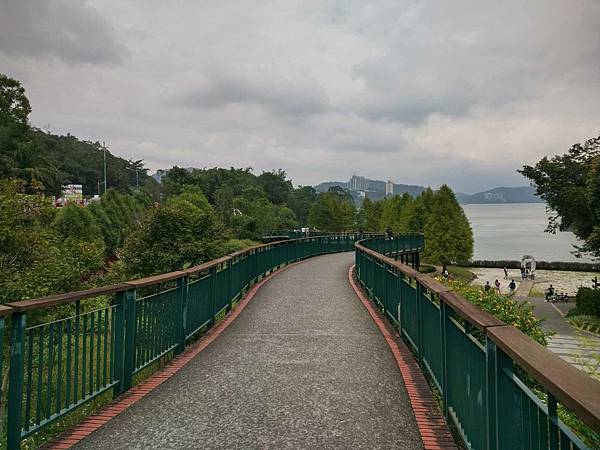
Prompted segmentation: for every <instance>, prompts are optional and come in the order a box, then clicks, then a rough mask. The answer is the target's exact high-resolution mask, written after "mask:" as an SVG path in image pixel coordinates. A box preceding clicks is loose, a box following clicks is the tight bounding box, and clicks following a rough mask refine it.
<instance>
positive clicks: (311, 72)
mask: <svg viewBox="0 0 600 450" xmlns="http://www.w3.org/2000/svg"><path fill="white" fill-rule="evenodd" d="M0 72H3V73H6V74H7V75H9V76H12V77H15V78H17V79H19V80H21V81H22V82H23V84H24V86H25V87H26V89H27V93H28V96H29V98H30V100H31V103H32V107H33V113H32V115H31V117H30V118H31V122H32V124H33V125H35V126H38V127H41V128H44V129H48V128H49V129H50V130H51V131H52V132H55V133H67V132H70V133H71V134H74V135H76V136H78V137H80V138H83V139H89V140H100V141H102V140H104V141H106V143H107V146H108V147H109V148H110V149H111V151H112V152H113V153H115V154H118V155H120V156H123V157H125V158H132V159H143V160H144V161H145V162H146V164H147V166H148V167H150V168H151V169H152V170H154V169H157V168H167V167H171V166H172V165H179V166H195V167H212V166H224V167H229V166H236V167H252V168H253V169H254V171H255V172H256V173H260V172H261V171H262V170H271V169H274V168H280V167H281V168H283V169H285V170H286V171H287V172H288V174H289V175H290V176H291V178H292V179H293V181H294V183H295V184H316V183H318V182H320V181H324V180H333V179H335V180H346V179H348V178H349V177H350V176H351V175H352V173H357V174H360V175H365V176H368V177H370V178H376V179H388V178H389V179H391V180H393V181H395V182H397V183H410V184H424V185H431V186H434V187H436V186H439V185H440V184H441V183H448V184H450V185H451V186H452V187H453V188H455V189H457V190H460V191H463V192H475V191H477V190H482V189H487V188H490V187H494V186H499V185H504V186H516V185H524V184H526V183H527V182H526V180H524V179H523V178H522V177H521V176H520V175H518V174H516V172H515V170H516V169H517V168H519V167H520V166H521V165H522V164H523V163H533V162H535V161H537V160H538V159H539V158H540V157H542V156H543V155H553V154H556V153H563V152H564V151H566V150H567V149H568V147H569V146H570V144H572V143H575V142H580V141H582V140H584V139H586V138H590V137H593V136H597V135H598V133H599V132H600V2H599V1H598V0H587V1H586V0H581V1H580V0H564V1H557V0H539V1H538V0H535V1H534V0H527V1H523V0H516V1H512V0H509V1H507V0H505V1H502V2H490V1H481V0H474V1H457V0H452V1H430V2H424V1H401V0H390V1H388V0H378V1H366V0H360V1H358V0H357V1H326V0H318V1H307V0H301V1H294V0H277V1H244V0H215V1H213V0H202V1H192V0H190V1H164V0H161V1H158V0H144V1H140V0H118V1H117V0H112V1H111V0H90V1H81V0H51V1H50V0H0Z"/></svg>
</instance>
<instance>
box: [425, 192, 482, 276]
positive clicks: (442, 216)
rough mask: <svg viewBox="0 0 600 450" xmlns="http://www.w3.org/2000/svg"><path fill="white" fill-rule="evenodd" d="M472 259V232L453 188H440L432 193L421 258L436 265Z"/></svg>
mask: <svg viewBox="0 0 600 450" xmlns="http://www.w3.org/2000/svg"><path fill="white" fill-rule="evenodd" d="M471 256H473V231H472V230H471V225H470V224H469V220H468V219H467V216H466V215H465V213H464V211H463V209H462V207H461V206H460V205H459V203H458V201H457V200H456V196H455V195H454V192H452V189H450V188H449V187H448V186H447V185H445V184H444V185H442V186H441V187H440V189H439V190H438V191H437V192H435V193H434V194H433V198H432V201H431V207H430V209H429V213H428V214H427V217H426V220H425V251H424V253H423V258H424V259H425V260H427V261H429V262H432V263H435V264H452V263H464V262H467V261H468V260H469V259H470V258H471Z"/></svg>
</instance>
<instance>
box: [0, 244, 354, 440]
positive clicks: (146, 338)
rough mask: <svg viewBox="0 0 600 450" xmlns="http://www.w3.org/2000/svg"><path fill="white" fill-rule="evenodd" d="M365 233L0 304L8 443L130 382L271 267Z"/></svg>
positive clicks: (348, 247) (343, 247) (344, 247)
mask: <svg viewBox="0 0 600 450" xmlns="http://www.w3.org/2000/svg"><path fill="white" fill-rule="evenodd" d="M363 237H364V236H363V235H360V234H358V233H345V234H333V235H327V236H316V237H305V238H299V239H290V240H286V241H282V242H274V243H270V244H265V245H258V246H256V247H252V248H250V249H247V250H243V251H239V252H235V253H233V254H231V255H229V256H226V257H223V258H220V259H217V260H215V261H211V262H208V263H205V264H202V265H200V266H196V267H192V268H190V269H187V270H185V271H178V272H171V273H168V274H163V275H159V276H155V277H150V278H144V279H141V280H133V281H129V282H127V283H121V284H118V285H113V286H107V287H103V288H96V289H91V290H87V291H79V292H73V293H68V294H61V295H56V296H52V297H46V298H42V299H35V300H27V301H21V302H15V303H9V304H7V306H0V339H2V342H4V340H3V338H4V320H5V317H7V316H9V315H12V318H11V323H12V327H11V329H10V333H11V336H10V352H8V351H6V352H3V353H6V354H9V355H10V361H9V364H10V368H9V386H8V412H7V425H6V426H7V443H8V449H9V450H15V449H18V448H20V443H21V441H22V440H23V439H24V438H26V437H28V436H31V435H32V434H34V433H36V432H39V431H40V430H42V429H44V428H46V427H47V426H49V425H50V424H52V423H53V422H55V421H56V420H58V419H60V418H63V417H64V416H66V415H67V414H70V413H72V412H73V411H74V410H75V409H77V408H78V407H79V406H81V405H83V404H84V403H87V402H89V401H90V400H92V399H94V398H96V397H98V396H99V395H102V394H104V393H106V392H109V391H110V392H112V394H111V395H113V396H118V395H120V394H121V393H123V392H125V391H126V390H128V389H130V388H131V387H132V385H133V383H134V375H135V374H137V373H138V372H140V371H142V370H144V369H147V368H149V367H151V366H152V364H153V363H155V362H157V361H159V360H164V359H168V358H171V357H173V356H174V355H177V354H178V353H181V352H182V351H183V350H184V349H185V346H186V344H187V343H188V342H189V341H190V340H192V339H194V338H195V337H196V336H197V335H199V334H200V332H202V331H204V330H206V329H208V328H210V327H211V326H213V325H214V324H215V322H216V321H217V319H218V317H220V316H222V315H223V314H225V313H227V312H228V311H230V310H231V309H232V307H233V306H234V304H235V302H236V301H238V300H239V299H240V297H241V296H243V294H244V293H245V291H246V290H247V289H248V288H249V287H250V286H252V285H253V284H254V283H255V282H257V281H258V280H259V279H261V278H262V277H264V276H265V275H267V274H268V273H270V272H271V271H273V270H275V269H277V268H280V267H282V266H284V265H286V264H289V263H291V262H294V261H298V260H302V259H305V258H309V257H312V256H316V255H321V254H325V253H333V252H341V251H352V250H353V249H354V243H355V242H356V241H357V240H358V239H361V238H363ZM40 315H42V319H41V320H40V319H38V318H39V317H40ZM48 316H52V317H55V318H53V320H47V319H44V317H48ZM1 356H2V355H1V354H0V373H2V371H1V369H2V358H1ZM154 368H155V369H156V368H157V366H154ZM149 370H151V369H149Z"/></svg>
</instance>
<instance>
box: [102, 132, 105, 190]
mask: <svg viewBox="0 0 600 450" xmlns="http://www.w3.org/2000/svg"><path fill="white" fill-rule="evenodd" d="M102 148H103V149H104V193H105V194H106V143H105V142H104V141H102Z"/></svg>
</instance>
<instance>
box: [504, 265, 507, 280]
mask: <svg viewBox="0 0 600 450" xmlns="http://www.w3.org/2000/svg"><path fill="white" fill-rule="evenodd" d="M504 279H505V280H508V269H507V268H506V266H505V267H504Z"/></svg>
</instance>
